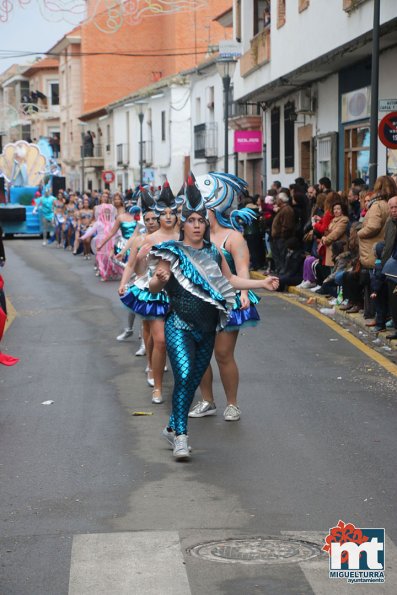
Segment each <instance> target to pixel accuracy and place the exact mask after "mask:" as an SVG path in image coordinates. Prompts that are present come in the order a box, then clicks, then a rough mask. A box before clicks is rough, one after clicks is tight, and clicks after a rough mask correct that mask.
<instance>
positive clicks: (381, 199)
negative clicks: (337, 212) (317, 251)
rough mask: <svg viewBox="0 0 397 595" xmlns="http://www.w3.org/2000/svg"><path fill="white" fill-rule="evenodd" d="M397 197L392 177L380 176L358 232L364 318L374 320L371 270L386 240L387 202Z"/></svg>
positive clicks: (396, 189)
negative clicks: (378, 250)
mask: <svg viewBox="0 0 397 595" xmlns="http://www.w3.org/2000/svg"><path fill="white" fill-rule="evenodd" d="M396 195H397V186H396V183H395V182H394V180H393V178H391V177H390V176H380V177H379V178H378V179H377V180H376V182H375V185H374V194H373V196H371V200H370V201H369V203H368V209H367V212H366V215H365V217H364V219H363V221H362V227H361V229H360V231H359V232H358V239H359V250H360V263H361V283H362V285H363V286H364V318H374V314H375V309H374V302H373V301H371V300H370V297H369V292H370V289H369V283H370V277H369V273H370V270H371V269H373V268H374V266H375V253H374V247H375V244H377V243H378V242H382V241H383V240H384V239H385V226H386V221H387V218H388V216H389V208H388V206H387V201H388V200H389V198H391V197H392V196H396Z"/></svg>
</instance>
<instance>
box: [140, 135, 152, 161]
mask: <svg viewBox="0 0 397 595" xmlns="http://www.w3.org/2000/svg"><path fill="white" fill-rule="evenodd" d="M142 161H143V163H144V164H145V165H151V164H152V163H153V141H151V140H144V141H143V142H142Z"/></svg>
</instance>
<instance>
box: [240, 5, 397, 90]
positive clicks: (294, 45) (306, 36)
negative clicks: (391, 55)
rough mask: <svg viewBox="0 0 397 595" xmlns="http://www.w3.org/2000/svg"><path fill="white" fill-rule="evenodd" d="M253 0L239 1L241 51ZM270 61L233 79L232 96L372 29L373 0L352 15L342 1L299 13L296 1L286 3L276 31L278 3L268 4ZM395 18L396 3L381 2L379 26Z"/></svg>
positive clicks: (247, 39) (247, 34)
mask: <svg viewBox="0 0 397 595" xmlns="http://www.w3.org/2000/svg"><path fill="white" fill-rule="evenodd" d="M252 4H253V2H252V0H242V44H243V51H244V52H246V51H248V50H249V47H250V43H249V42H250V39H251V38H252ZM271 14H272V20H271V36H270V39H271V42H270V43H271V58H270V62H269V63H268V64H265V65H264V66H262V67H260V68H259V69H258V70H256V71H254V72H253V73H251V74H250V75H248V76H247V77H245V78H244V79H242V78H241V77H240V76H239V65H238V66H237V69H236V70H237V71H238V73H237V74H238V76H236V77H235V79H236V94H235V96H236V97H237V98H238V97H243V96H245V95H247V94H249V93H252V92H254V91H255V90H256V89H258V88H260V87H263V86H264V85H266V84H268V83H269V82H271V81H273V80H275V79H277V78H279V77H280V76H285V75H287V74H288V73H290V72H293V71H294V70H296V69H297V68H300V67H301V66H303V65H305V64H307V63H308V62H310V61H311V60H314V59H315V58H317V57H319V56H322V55H326V54H327V53H328V52H331V51H332V50H334V49H335V48H338V47H339V46H341V45H343V44H345V43H348V42H350V41H352V40H354V39H355V38H357V37H359V36H360V35H363V34H364V33H366V32H368V31H371V30H372V23H373V0H368V1H367V2H364V3H363V4H362V5H360V6H359V8H357V9H356V10H353V11H352V12H351V13H347V12H345V11H344V10H343V2H342V0H311V2H310V5H309V7H308V8H307V9H306V10H304V11H303V12H301V13H299V11H298V2H297V0H286V22H285V25H284V26H282V27H280V28H279V29H277V0H272V2H271ZM396 17H397V2H396V1H395V0H383V1H382V2H381V19H380V21H381V24H382V23H385V22H387V21H389V20H391V19H394V18H396Z"/></svg>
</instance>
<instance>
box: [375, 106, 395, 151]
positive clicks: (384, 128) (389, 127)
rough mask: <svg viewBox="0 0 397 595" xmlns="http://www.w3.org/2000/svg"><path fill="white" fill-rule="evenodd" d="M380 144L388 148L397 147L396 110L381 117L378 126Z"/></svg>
mask: <svg viewBox="0 0 397 595" xmlns="http://www.w3.org/2000/svg"><path fill="white" fill-rule="evenodd" d="M378 134H379V138H380V140H381V142H382V144H384V145H385V147H388V148H389V149H397V112H390V113H389V114H387V116H385V117H384V118H382V120H381V121H380V123H379V126H378Z"/></svg>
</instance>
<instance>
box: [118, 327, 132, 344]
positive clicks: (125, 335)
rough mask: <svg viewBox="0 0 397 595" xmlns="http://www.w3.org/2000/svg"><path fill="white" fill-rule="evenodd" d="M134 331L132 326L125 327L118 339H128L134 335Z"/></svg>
mask: <svg viewBox="0 0 397 595" xmlns="http://www.w3.org/2000/svg"><path fill="white" fill-rule="evenodd" d="M133 333H134V331H133V330H132V329H131V328H126V329H124V331H123V332H122V333H121V335H119V336H118V337H116V338H117V341H126V340H127V339H129V338H130V337H132V335H133Z"/></svg>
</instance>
